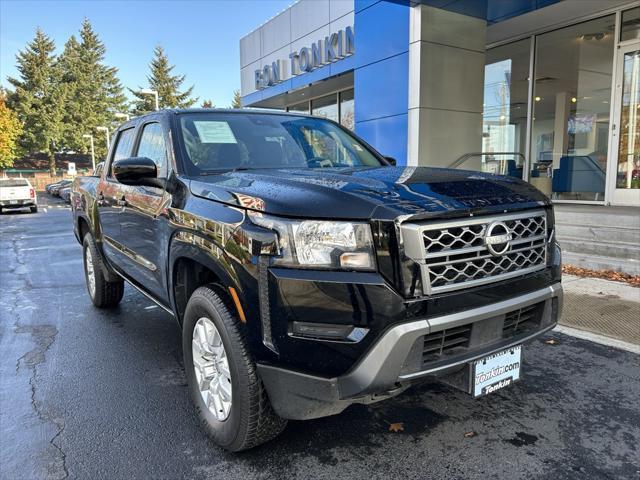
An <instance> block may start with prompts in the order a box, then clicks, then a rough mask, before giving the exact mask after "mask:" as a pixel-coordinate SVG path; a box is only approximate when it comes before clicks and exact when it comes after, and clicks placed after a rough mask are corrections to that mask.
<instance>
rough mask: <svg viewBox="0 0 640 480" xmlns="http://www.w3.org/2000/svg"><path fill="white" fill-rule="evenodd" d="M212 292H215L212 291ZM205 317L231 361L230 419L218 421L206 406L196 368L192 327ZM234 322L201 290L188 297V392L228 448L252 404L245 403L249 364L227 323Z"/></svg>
mask: <svg viewBox="0 0 640 480" xmlns="http://www.w3.org/2000/svg"><path fill="white" fill-rule="evenodd" d="M210 291H211V292H212V293H214V292H213V291H212V290H210ZM214 295H215V293H214ZM225 310H226V309H225ZM202 317H207V318H208V319H210V320H211V321H212V322H213V323H214V325H215V326H216V328H217V329H218V332H220V336H221V337H222V343H223V345H224V348H225V351H226V354H227V359H228V361H229V370H230V372H231V390H232V391H231V399H232V401H231V411H230V412H229V416H228V417H227V419H226V420H224V421H222V422H221V421H219V420H218V419H217V418H216V417H215V415H214V414H213V413H211V412H210V411H209V409H208V408H207V406H206V405H205V403H204V400H203V398H202V395H201V394H200V391H199V390H198V385H197V380H196V377H195V371H194V367H193V351H192V345H191V344H192V339H193V329H194V328H195V325H196V323H197V322H198V320H199V319H200V318H202ZM225 320H226V321H225ZM232 322H235V319H234V318H233V317H232V316H231V314H230V313H229V312H228V311H219V309H218V308H217V307H216V306H215V305H214V304H213V303H212V302H211V301H210V300H209V299H208V298H207V297H206V296H205V295H201V294H199V292H196V293H194V295H193V296H192V297H191V299H190V300H189V304H188V305H187V309H186V311H185V317H184V323H183V335H182V348H183V355H184V364H185V371H186V375H187V380H188V384H189V393H190V394H191V398H192V400H193V402H194V404H195V405H196V410H197V412H198V416H199V418H200V420H201V422H202V423H203V425H204V427H205V430H206V431H207V433H208V434H209V435H210V436H211V437H212V439H213V440H214V441H215V442H216V443H217V444H218V445H220V446H222V447H225V448H229V447H231V446H232V445H233V444H234V443H235V442H236V440H237V438H238V437H239V436H242V433H241V429H242V424H243V423H244V422H242V419H243V416H245V415H248V414H249V412H248V409H249V407H248V405H247V404H246V398H247V394H248V392H247V387H246V382H247V379H248V371H247V368H246V364H245V363H244V362H242V361H241V360H240V359H239V358H238V354H237V351H238V349H237V348H234V347H235V342H237V341H238V339H237V338H235V339H234V338H232V337H233V336H236V335H230V334H229V331H228V328H229V327H228V326H227V323H229V324H230V327H231V328H235V326H234V325H233V323H232Z"/></svg>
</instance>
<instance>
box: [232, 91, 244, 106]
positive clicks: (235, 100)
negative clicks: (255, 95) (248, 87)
mask: <svg viewBox="0 0 640 480" xmlns="http://www.w3.org/2000/svg"><path fill="white" fill-rule="evenodd" d="M231 108H242V99H241V97H240V90H234V91H233V100H231Z"/></svg>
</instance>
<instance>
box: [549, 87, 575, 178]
mask: <svg viewBox="0 0 640 480" xmlns="http://www.w3.org/2000/svg"><path fill="white" fill-rule="evenodd" d="M570 102H571V94H570V93H569V92H558V93H556V113H555V115H556V116H555V118H554V121H553V168H554V169H556V168H559V167H560V158H561V157H562V156H564V155H565V154H566V152H567V148H568V147H569V132H568V129H567V122H568V120H569V108H570V105H571V103H570Z"/></svg>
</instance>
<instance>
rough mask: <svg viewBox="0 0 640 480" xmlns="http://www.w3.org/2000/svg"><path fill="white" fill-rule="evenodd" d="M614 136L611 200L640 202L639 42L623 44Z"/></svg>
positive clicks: (619, 55)
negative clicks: (613, 169)
mask: <svg viewBox="0 0 640 480" xmlns="http://www.w3.org/2000/svg"><path fill="white" fill-rule="evenodd" d="M616 79H617V81H616V95H615V107H616V109H615V114H614V118H615V119H617V121H616V122H615V123H614V125H613V126H612V134H611V139H612V143H613V148H614V154H613V158H614V159H615V164H616V165H615V167H616V168H615V171H614V172H613V175H611V177H612V178H611V183H612V188H611V191H612V196H611V203H613V204H618V205H640V43H639V42H634V43H633V44H631V45H626V46H621V47H620V49H619V50H618V61H617V70H616Z"/></svg>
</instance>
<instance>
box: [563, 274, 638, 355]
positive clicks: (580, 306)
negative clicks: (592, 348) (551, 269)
mask: <svg viewBox="0 0 640 480" xmlns="http://www.w3.org/2000/svg"><path fill="white" fill-rule="evenodd" d="M562 285H563V287H564V312H563V314H562V318H561V319H560V322H559V324H560V325H561V326H566V327H571V328H574V329H578V330H583V331H587V332H591V333H595V334H598V335H604V336H607V337H610V338H613V339H616V340H620V341H622V342H626V343H631V344H634V345H640V288H634V287H632V286H630V285H627V284H624V283H618V282H611V281H609V280H602V279H599V278H580V277H575V276H572V275H563V277H562Z"/></svg>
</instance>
